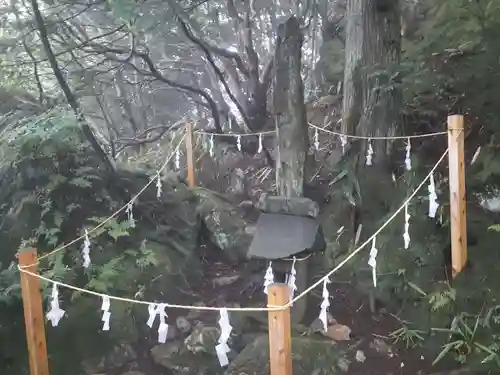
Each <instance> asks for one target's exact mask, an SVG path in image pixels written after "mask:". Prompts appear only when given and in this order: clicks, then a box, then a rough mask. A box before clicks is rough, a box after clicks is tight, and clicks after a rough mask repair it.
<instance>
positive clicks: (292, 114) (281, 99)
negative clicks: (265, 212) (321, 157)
mask: <svg viewBox="0 0 500 375" xmlns="http://www.w3.org/2000/svg"><path fill="white" fill-rule="evenodd" d="M302 43H303V35H302V33H301V31H300V28H299V21H298V20H297V19H296V18H295V17H291V18H289V19H288V20H287V21H286V22H285V23H284V24H282V25H280V27H279V30H278V40H277V43H276V55H275V63H274V67H275V72H276V74H275V84H274V116H275V121H276V130H277V134H278V155H277V161H276V176H277V190H278V195H281V196H286V197H297V196H303V194H304V183H305V176H306V173H305V169H306V159H307V152H308V149H309V138H308V133H307V128H308V127H307V117H306V108H305V104H304V85H303V83H302V77H301V75H300V72H301V60H302V51H301V48H302Z"/></svg>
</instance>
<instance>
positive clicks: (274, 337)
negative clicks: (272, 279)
mask: <svg viewBox="0 0 500 375" xmlns="http://www.w3.org/2000/svg"><path fill="white" fill-rule="evenodd" d="M289 297H290V287H289V286H288V285H287V284H272V285H269V287H268V296H267V302H268V306H284V305H286V304H287V303H288V301H289ZM268 318H269V319H268V320H269V363H270V369H271V372H270V375H292V332H291V326H290V308H288V309H286V310H279V311H278V310H277V311H269V317H268Z"/></svg>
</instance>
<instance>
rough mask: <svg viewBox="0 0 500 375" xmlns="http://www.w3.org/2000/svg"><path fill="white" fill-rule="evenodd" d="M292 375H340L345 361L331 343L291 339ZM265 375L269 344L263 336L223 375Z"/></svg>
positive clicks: (245, 350) (338, 349)
mask: <svg viewBox="0 0 500 375" xmlns="http://www.w3.org/2000/svg"><path fill="white" fill-rule="evenodd" d="M292 348H293V374H294V375H311V374H329V375H334V374H341V373H343V372H344V371H345V370H346V366H347V367H348V365H349V361H348V360H347V359H346V358H345V355H344V352H343V351H342V350H340V348H339V347H338V345H337V344H336V343H334V342H333V341H327V340H316V339H312V338H307V337H300V338H299V337H297V338H293V339H292ZM241 374H248V375H254V374H259V375H266V374H269V342H268V337H267V336H266V335H263V336H260V337H258V338H257V339H255V341H253V342H252V343H251V344H249V345H248V346H247V347H246V348H245V349H244V350H243V351H242V352H241V353H240V354H239V355H238V357H236V359H235V360H234V361H233V362H232V363H231V364H230V365H229V367H228V368H227V370H226V372H225V373H224V375H241Z"/></svg>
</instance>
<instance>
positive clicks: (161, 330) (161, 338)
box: [157, 303, 168, 344]
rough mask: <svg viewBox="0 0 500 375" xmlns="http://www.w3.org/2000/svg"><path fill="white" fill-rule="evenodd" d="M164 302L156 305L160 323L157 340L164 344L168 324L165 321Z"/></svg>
mask: <svg viewBox="0 0 500 375" xmlns="http://www.w3.org/2000/svg"><path fill="white" fill-rule="evenodd" d="M165 308H166V306H165V304H163V303H160V304H159V305H158V307H157V312H158V315H159V316H160V325H159V326H158V342H159V343H160V344H165V342H166V341H167V334H168V324H167V322H166V318H167V313H166V312H165Z"/></svg>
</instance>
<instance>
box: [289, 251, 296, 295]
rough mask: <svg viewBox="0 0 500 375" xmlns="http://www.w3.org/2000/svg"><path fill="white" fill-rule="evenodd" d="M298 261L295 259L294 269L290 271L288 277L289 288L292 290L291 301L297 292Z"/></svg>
mask: <svg viewBox="0 0 500 375" xmlns="http://www.w3.org/2000/svg"><path fill="white" fill-rule="evenodd" d="M296 261H297V259H296V258H295V257H293V262H292V268H291V269H290V274H289V276H288V287H289V288H290V300H292V299H293V297H294V295H295V292H296V291H297V285H296V279H297V271H296V270H295V262H296Z"/></svg>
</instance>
